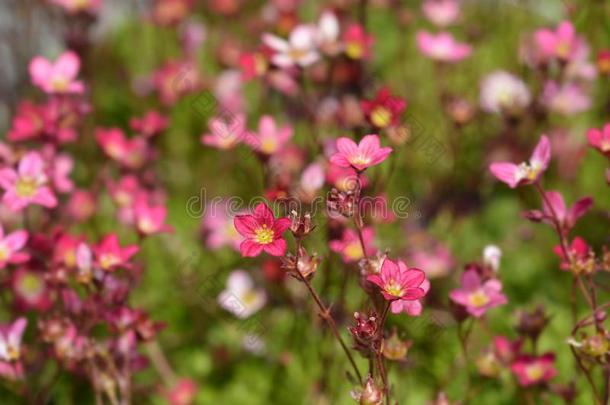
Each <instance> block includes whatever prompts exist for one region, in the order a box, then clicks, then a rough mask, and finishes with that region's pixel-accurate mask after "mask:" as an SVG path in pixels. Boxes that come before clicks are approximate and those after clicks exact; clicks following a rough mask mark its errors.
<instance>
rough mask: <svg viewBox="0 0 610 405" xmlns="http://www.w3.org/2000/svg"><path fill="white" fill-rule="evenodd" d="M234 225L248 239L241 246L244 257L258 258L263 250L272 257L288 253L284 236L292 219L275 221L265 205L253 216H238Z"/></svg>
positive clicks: (259, 207) (255, 211)
mask: <svg viewBox="0 0 610 405" xmlns="http://www.w3.org/2000/svg"><path fill="white" fill-rule="evenodd" d="M233 224H234V225H235V229H237V232H239V233H240V234H241V235H242V236H245V237H246V239H245V240H244V241H243V242H242V243H241V245H240V246H239V250H240V251H241V255H242V256H243V257H255V256H258V255H259V254H260V253H261V252H262V251H263V250H264V251H265V252H267V253H268V254H270V255H272V256H283V255H284V253H285V252H286V241H285V240H284V238H283V237H282V234H283V233H284V232H286V230H287V229H288V228H289V227H290V219H288V218H278V219H275V218H274V216H273V211H271V209H270V208H269V207H267V205H266V204H265V203H260V204H258V205H257V206H256V207H255V208H254V213H253V215H249V214H247V215H237V216H236V217H235V219H234V220H233Z"/></svg>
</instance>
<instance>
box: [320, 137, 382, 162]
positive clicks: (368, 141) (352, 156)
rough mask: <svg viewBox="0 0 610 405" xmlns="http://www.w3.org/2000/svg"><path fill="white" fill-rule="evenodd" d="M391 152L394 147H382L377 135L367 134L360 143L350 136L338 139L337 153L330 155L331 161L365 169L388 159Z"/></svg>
mask: <svg viewBox="0 0 610 405" xmlns="http://www.w3.org/2000/svg"><path fill="white" fill-rule="evenodd" d="M391 152H392V148H389V147H384V148H382V147H381V145H380V142H379V136H377V135H366V136H365V137H364V138H362V140H361V141H360V143H358V144H356V142H354V141H352V140H351V139H350V138H347V137H341V138H339V139H337V153H335V154H334V155H332V156H331V157H330V162H331V163H332V164H334V165H337V166H340V167H350V166H351V167H353V168H354V169H356V170H358V171H363V170H365V169H366V168H368V167H371V166H375V165H378V164H379V163H381V162H383V161H384V160H386V158H387V157H388V156H389V155H390V153H391Z"/></svg>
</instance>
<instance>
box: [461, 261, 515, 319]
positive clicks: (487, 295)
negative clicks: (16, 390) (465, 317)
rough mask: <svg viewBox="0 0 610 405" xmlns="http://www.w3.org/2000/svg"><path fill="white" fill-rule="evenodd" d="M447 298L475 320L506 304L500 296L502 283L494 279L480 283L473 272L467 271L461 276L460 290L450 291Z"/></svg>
mask: <svg viewBox="0 0 610 405" xmlns="http://www.w3.org/2000/svg"><path fill="white" fill-rule="evenodd" d="M449 298H451V300H452V301H454V302H456V303H457V304H460V305H462V306H464V307H465V308H466V311H467V312H468V313H469V314H470V315H472V316H474V317H477V318H479V317H481V316H483V314H485V312H487V311H488V310H489V309H491V308H494V307H497V306H500V305H504V304H506V302H507V300H506V297H505V296H504V294H502V283H501V282H500V281H499V280H496V279H491V280H487V281H485V282H481V278H480V277H479V275H478V274H477V272H476V271H475V270H468V271H465V272H464V274H462V279H461V286H460V288H458V289H456V290H453V291H451V292H450V293H449Z"/></svg>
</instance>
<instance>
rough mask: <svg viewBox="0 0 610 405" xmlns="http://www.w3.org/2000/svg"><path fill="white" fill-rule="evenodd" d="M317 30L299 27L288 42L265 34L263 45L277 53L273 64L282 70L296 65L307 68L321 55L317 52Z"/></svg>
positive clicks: (303, 26)
mask: <svg viewBox="0 0 610 405" xmlns="http://www.w3.org/2000/svg"><path fill="white" fill-rule="evenodd" d="M315 35H316V31H315V28H314V27H312V26H309V25H299V26H297V27H296V28H294V29H293V30H292V31H291V32H290V37H289V38H288V40H285V39H282V38H280V37H278V36H276V35H273V34H268V33H265V34H263V43H264V44H265V45H267V46H268V47H269V48H271V49H272V50H273V51H275V54H273V56H272V57H271V62H273V64H274V65H276V66H279V67H281V68H288V67H292V66H295V65H298V66H301V67H306V66H309V65H311V64H313V63H315V62H317V61H318V59H319V58H320V55H319V53H318V51H317V50H316V41H315V39H316V38H315Z"/></svg>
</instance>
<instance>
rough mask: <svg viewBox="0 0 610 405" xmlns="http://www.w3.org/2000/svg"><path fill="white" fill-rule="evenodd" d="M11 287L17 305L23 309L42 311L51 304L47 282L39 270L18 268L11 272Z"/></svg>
mask: <svg viewBox="0 0 610 405" xmlns="http://www.w3.org/2000/svg"><path fill="white" fill-rule="evenodd" d="M12 287H13V291H14V293H15V298H16V302H17V306H18V307H20V308H22V309H24V310H27V309H35V310H38V311H41V312H44V311H47V310H48V309H49V308H50V307H51V306H52V302H51V298H50V297H49V289H48V288H47V283H46V281H45V279H44V275H43V274H42V273H41V272H39V271H33V270H28V269H26V268H20V269H18V270H17V271H16V272H15V273H13V279H12Z"/></svg>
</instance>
